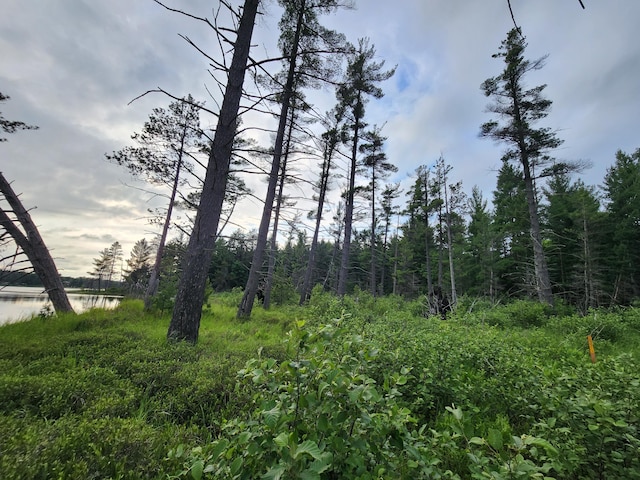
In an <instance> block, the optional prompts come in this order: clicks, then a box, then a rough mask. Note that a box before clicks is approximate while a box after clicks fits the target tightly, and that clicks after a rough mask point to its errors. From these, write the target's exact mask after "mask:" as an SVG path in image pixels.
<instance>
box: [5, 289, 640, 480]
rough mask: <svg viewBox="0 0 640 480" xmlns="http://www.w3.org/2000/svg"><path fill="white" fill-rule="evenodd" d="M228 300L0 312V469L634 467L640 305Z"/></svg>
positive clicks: (372, 473)
mask: <svg viewBox="0 0 640 480" xmlns="http://www.w3.org/2000/svg"><path fill="white" fill-rule="evenodd" d="M239 300H240V297H239V293H238V292H232V293H226V294H217V295H214V296H212V297H211V298H210V300H209V303H208V304H207V305H206V306H205V308H204V311H203V317H202V321H201V327H200V337H199V341H198V344H197V345H196V346H192V345H188V344H182V343H168V342H167V341H166V331H167V327H168V323H169V316H168V315H159V314H156V313H152V314H147V313H145V312H144V311H143V308H142V304H141V302H138V301H124V302H123V303H122V305H121V306H120V307H119V308H117V309H115V310H111V311H103V310H94V311H91V312H87V313H85V314H82V315H78V316H74V315H61V316H58V317H56V318H46V319H42V318H34V319H32V320H30V321H27V322H22V323H17V324H11V325H6V326H3V327H1V328H0V478H2V479H48V478H64V479H80V478H82V479H84V478H121V479H139V478H140V479H144V478H149V479H160V478H169V477H171V476H179V477H184V478H201V477H206V478H231V477H233V476H234V475H236V474H237V475H239V477H238V478H248V479H252V478H261V477H262V476H263V475H266V477H265V478H283V479H284V478H301V477H302V476H305V475H307V476H308V478H495V479H499V478H543V476H546V477H548V478H566V479H574V478H608V479H609V478H614V479H615V478H624V479H626V478H631V479H632V478H640V465H639V462H640V460H639V459H640V451H639V450H638V449H639V448H640V440H639V438H640V434H639V432H638V426H639V417H640V378H639V374H638V372H639V371H640V350H639V348H640V347H639V345H640V342H639V340H640V310H638V309H635V308H629V309H624V310H616V311H597V312H591V313H590V314H589V315H587V316H585V317H580V316H578V315H575V314H573V313H571V312H568V311H563V312H561V313H558V312H553V311H550V310H548V309H545V308H542V307H541V306H540V305H538V304H535V303H528V302H517V303H514V304H509V305H504V306H499V307H492V306H491V305H488V304H482V302H473V301H470V300H467V299H463V302H462V303H461V306H460V308H459V309H458V311H457V312H456V313H455V314H453V315H451V317H450V318H449V320H447V321H444V322H443V321H441V320H439V319H437V318H424V317H422V316H421V313H422V311H423V310H424V308H423V306H422V305H421V303H420V301H412V302H406V301H404V300H403V299H401V298H399V297H386V298H380V299H374V298H372V297H371V296H370V295H368V294H367V293H364V292H359V293H358V294H357V295H355V296H348V297H345V298H344V299H339V298H336V297H333V296H331V295H328V294H323V293H321V292H314V296H313V297H312V300H311V303H310V305H308V306H306V307H304V308H298V307H293V306H288V307H287V306H284V307H277V308H273V309H271V310H269V311H264V310H263V309H261V308H259V307H256V308H255V309H254V314H253V316H252V318H251V319H250V320H237V319H236V318H235V314H236V308H237V304H238V302H239ZM336 319H340V320H339V322H336ZM300 325H304V326H302V327H300ZM586 335H592V337H593V338H594V341H595V346H596V355H597V359H598V360H597V363H596V364H595V365H594V364H592V363H591V361H590V358H589V353H588V349H587V342H586ZM285 339H286V342H285ZM243 369H244V370H243ZM239 371H242V373H240V374H238V372H239ZM317 422H320V423H317ZM276 438H277V439H278V440H277V441H276V440H275V439H276ZM285 439H286V441H285ZM170 452H171V454H169V453H170ZM248 452H249V453H248ZM232 472H234V473H232ZM537 475H540V476H539V477H538V476H537Z"/></svg>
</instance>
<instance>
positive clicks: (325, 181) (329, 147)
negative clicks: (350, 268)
mask: <svg viewBox="0 0 640 480" xmlns="http://www.w3.org/2000/svg"><path fill="white" fill-rule="evenodd" d="M326 142H327V144H326V147H325V152H324V159H323V160H324V161H323V162H322V173H321V176H320V192H319V194H318V210H317V211H316V225H315V228H314V230H313V239H312V240H311V246H310V247H309V260H308V261H307V270H306V271H305V274H304V283H303V285H302V293H301V294H300V305H302V304H304V302H306V301H307V300H309V297H310V296H311V289H312V285H311V281H312V279H313V271H314V270H315V268H316V252H317V250H318V237H319V236H320V224H321V222H322V212H323V210H324V202H325V198H326V196H327V190H328V188H329V172H330V171H331V159H332V157H333V151H334V142H333V140H332V139H331V138H327V140H326ZM332 260H333V259H332Z"/></svg>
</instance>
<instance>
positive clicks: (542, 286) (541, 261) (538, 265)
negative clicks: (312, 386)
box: [521, 154, 553, 305]
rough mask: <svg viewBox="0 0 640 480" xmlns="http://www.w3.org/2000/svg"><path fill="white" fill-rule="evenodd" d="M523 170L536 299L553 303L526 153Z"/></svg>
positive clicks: (523, 159) (536, 203)
mask: <svg viewBox="0 0 640 480" xmlns="http://www.w3.org/2000/svg"><path fill="white" fill-rule="evenodd" d="M521 159H522V167H523V171H524V189H525V193H526V196H527V206H528V207H529V221H530V223H531V240H532V242H533V266H534V269H535V274H536V289H537V291H538V299H539V300H540V301H541V302H543V303H547V304H549V305H553V293H552V292H551V281H550V280H549V269H548V268H547V260H546V258H545V256H544V250H543V248H542V233H541V231H540V219H539V217H538V202H537V201H536V196H535V190H534V186H533V178H532V177H531V168H530V166H529V160H528V158H526V155H524V154H523V155H522V156H521Z"/></svg>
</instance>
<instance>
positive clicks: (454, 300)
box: [444, 181, 458, 307]
mask: <svg viewBox="0 0 640 480" xmlns="http://www.w3.org/2000/svg"><path fill="white" fill-rule="evenodd" d="M448 195H449V194H448V192H447V182H446V181H445V182H444V209H445V214H446V215H447V246H448V249H449V276H450V277H451V306H452V307H455V305H456V304H457V303H458V294H457V292H456V276H455V271H454V269H453V240H452V238H451V210H450V208H449V197H448Z"/></svg>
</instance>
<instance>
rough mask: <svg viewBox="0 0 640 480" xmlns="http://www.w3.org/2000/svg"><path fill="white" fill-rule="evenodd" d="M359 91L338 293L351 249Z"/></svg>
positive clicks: (343, 288) (343, 283)
mask: <svg viewBox="0 0 640 480" xmlns="http://www.w3.org/2000/svg"><path fill="white" fill-rule="evenodd" d="M361 95H362V94H361V93H360V92H358V101H357V104H356V107H355V108H354V111H355V112H356V115H355V117H356V118H355V124H354V126H353V148H352V149H351V170H350V172H349V189H348V191H347V202H346V205H345V212H344V242H342V260H341V262H340V275H339V276H338V295H339V296H341V297H342V296H344V295H345V293H347V277H348V276H349V258H350V253H351V252H350V251H351V230H352V229H353V202H354V197H355V188H356V168H357V159H358V141H359V135H360V120H361V119H360V117H359V116H358V113H357V112H358V111H359V110H361V109H362V99H361Z"/></svg>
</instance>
